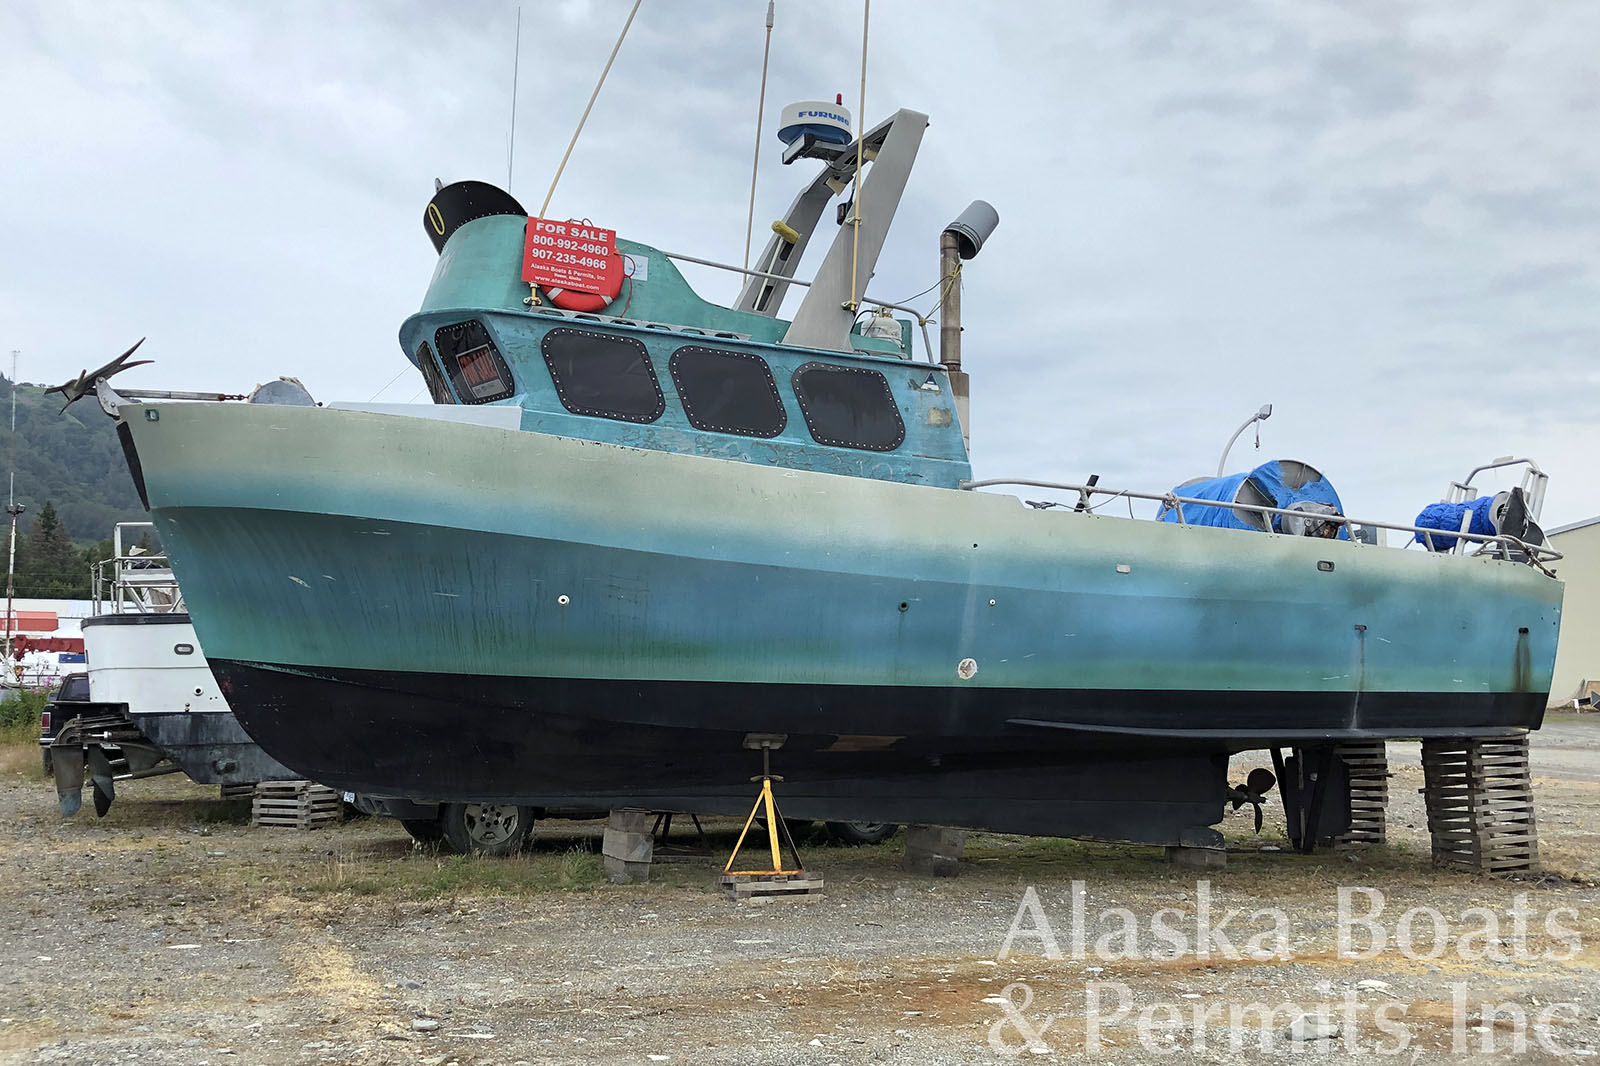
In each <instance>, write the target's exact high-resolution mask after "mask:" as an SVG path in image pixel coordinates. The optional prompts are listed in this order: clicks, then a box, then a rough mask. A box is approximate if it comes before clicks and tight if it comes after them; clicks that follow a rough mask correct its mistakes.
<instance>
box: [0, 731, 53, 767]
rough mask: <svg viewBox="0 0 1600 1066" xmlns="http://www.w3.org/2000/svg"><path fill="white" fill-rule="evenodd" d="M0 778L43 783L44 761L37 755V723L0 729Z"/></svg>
mask: <svg viewBox="0 0 1600 1066" xmlns="http://www.w3.org/2000/svg"><path fill="white" fill-rule="evenodd" d="M0 777H4V778H22V779H23V780H26V781H43V780H44V779H45V777H44V759H43V756H41V755H40V753H39V723H38V722H34V723H33V724H32V725H31V726H26V725H12V726H5V727H3V728H0Z"/></svg>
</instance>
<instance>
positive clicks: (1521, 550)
mask: <svg viewBox="0 0 1600 1066" xmlns="http://www.w3.org/2000/svg"><path fill="white" fill-rule="evenodd" d="M999 486H1026V487H1028V488H1041V489H1059V490H1061V491H1064V492H1075V493H1077V499H1076V500H1074V501H1072V502H1071V503H1070V504H1066V503H1060V502H1057V501H1052V502H1051V503H1049V504H1047V505H1046V506H1051V507H1071V509H1072V510H1074V511H1089V512H1092V511H1094V510H1095V508H1097V507H1103V506H1105V505H1106V504H1107V503H1110V502H1111V501H1112V500H1115V499H1127V500H1129V501H1132V500H1151V501H1154V502H1155V503H1158V504H1160V505H1161V507H1162V509H1170V510H1172V511H1173V512H1174V513H1175V514H1176V515H1177V517H1178V524H1179V525H1188V524H1189V521H1188V519H1187V518H1186V517H1185V515H1184V508H1185V507H1204V508H1213V509H1217V508H1220V509H1223V510H1230V511H1250V512H1253V513H1255V514H1256V515H1258V516H1259V517H1260V518H1261V521H1262V525H1263V526H1265V527H1266V528H1267V529H1271V528H1272V516H1275V515H1291V516H1293V517H1296V518H1302V519H1304V518H1312V519H1319V520H1321V521H1323V522H1327V523H1330V524H1332V525H1336V526H1345V527H1348V528H1351V529H1352V530H1353V531H1359V530H1362V529H1392V530H1395V531H1396V532H1400V533H1405V534H1407V536H1406V543H1405V544H1403V545H1401V547H1402V548H1409V547H1410V546H1411V545H1412V544H1416V543H1419V542H1418V540H1417V535H1418V534H1421V536H1422V538H1423V540H1422V543H1426V544H1427V546H1428V548H1429V549H1433V547H1434V538H1435V537H1437V538H1439V540H1440V543H1443V541H1444V540H1445V539H1446V538H1449V539H1451V540H1453V541H1454V543H1453V545H1452V546H1451V547H1450V548H1448V549H1444V550H1448V551H1450V552H1452V553H1454V554H1457V555H1460V554H1465V552H1466V547H1467V545H1468V544H1476V545H1479V546H1480V553H1482V552H1488V553H1491V554H1497V555H1499V556H1500V557H1501V558H1505V559H1517V558H1520V559H1526V560H1527V561H1528V562H1530V563H1532V564H1533V565H1534V566H1538V567H1539V568H1540V569H1541V570H1542V569H1544V567H1543V565H1542V564H1544V563H1549V562H1554V561H1555V560H1557V559H1560V558H1561V557H1562V556H1561V553H1560V552H1558V551H1556V550H1555V549H1554V548H1550V547H1547V546H1545V545H1542V544H1528V543H1527V542H1525V541H1522V540H1519V539H1518V538H1516V537H1513V536H1510V535H1508V534H1504V533H1468V532H1465V531H1464V530H1463V531H1452V530H1442V529H1426V528H1423V527H1422V526H1408V525H1405V524H1403V523H1399V522H1373V521H1368V520H1366V519H1360V518H1348V517H1346V516H1344V515H1334V514H1321V513H1309V512H1306V511H1295V510H1290V509H1288V508H1285V507H1268V506H1266V505H1264V504H1253V503H1236V502H1231V501H1228V500H1202V499H1198V498H1196V497H1192V496H1179V495H1177V494H1176V493H1173V492H1137V491H1134V490H1132V489H1111V488H1102V487H1100V486H1099V485H1074V484H1071V483H1069V482H1064V481H1037V480H1034V479H1031V478H988V479H985V480H982V481H963V482H961V485H960V487H961V488H963V489H968V490H977V489H987V488H995V487H999ZM1096 496H1104V497H1106V499H1105V500H1103V501H1102V502H1100V503H1098V504H1095V503H1092V500H1093V499H1094V497H1096ZM1029 502H1030V503H1032V501H1029ZM1033 506H1038V504H1033ZM1159 513H1160V512H1159V511H1158V514H1159ZM1129 517H1130V518H1131V517H1133V514H1132V503H1131V502H1130V504H1129ZM1350 542H1351V543H1352V544H1367V543H1368V542H1366V541H1363V540H1362V539H1361V538H1360V537H1358V536H1356V535H1355V534H1354V532H1352V535H1351V537H1350ZM1373 546H1377V545H1375V544H1374V545H1373Z"/></svg>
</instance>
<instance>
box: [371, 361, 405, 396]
mask: <svg viewBox="0 0 1600 1066" xmlns="http://www.w3.org/2000/svg"><path fill="white" fill-rule="evenodd" d="M410 369H412V368H411V367H410V366H402V367H401V368H400V369H399V370H398V371H396V373H395V375H394V377H392V378H390V379H389V385H393V384H394V383H395V382H397V381H399V380H400V375H401V374H404V373H405V372H406V371H407V370H410ZM389 385H385V386H384V387H383V388H381V389H379V390H378V391H377V392H375V393H373V394H372V399H371V400H368V401H367V402H368V403H373V402H374V401H376V400H377V398H378V397H379V396H382V395H383V394H384V393H386V392H388V391H389Z"/></svg>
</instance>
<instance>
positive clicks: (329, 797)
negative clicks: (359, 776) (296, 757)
mask: <svg viewBox="0 0 1600 1066" xmlns="http://www.w3.org/2000/svg"><path fill="white" fill-rule="evenodd" d="M343 817H344V797H343V796H341V795H340V794H339V793H337V792H335V791H334V790H333V789H331V788H326V787H324V786H322V785H319V784H316V783H315V782H313V781H263V782H261V783H260V784H258V785H256V788H255V799H254V800H253V801H252V802H251V804H250V825H251V826H252V827H254V826H284V827H287V828H290V829H316V828H319V827H321V826H324V825H331V824H333V823H335V822H337V821H339V820H340V819H342V818H343Z"/></svg>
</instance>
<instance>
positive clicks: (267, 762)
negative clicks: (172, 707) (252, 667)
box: [128, 711, 300, 785]
mask: <svg viewBox="0 0 1600 1066" xmlns="http://www.w3.org/2000/svg"><path fill="white" fill-rule="evenodd" d="M128 719H129V721H131V722H133V724H134V725H136V726H138V727H139V730H140V732H142V733H143V734H144V735H145V736H147V737H149V738H150V740H151V742H152V743H153V744H155V746H156V747H158V748H160V749H161V750H162V752H163V753H165V754H166V756H167V758H169V759H171V760H172V761H173V762H175V763H177V764H178V766H179V767H180V768H181V769H182V770H183V772H184V773H185V774H186V775H188V777H189V778H190V780H192V781H195V782H196V783H198V784H202V785H243V784H249V783H251V782H255V781H295V780H298V779H299V778H300V775H299V774H297V773H295V772H294V771H293V770H290V769H289V768H288V767H287V766H284V765H283V764H282V763H280V762H278V760H276V759H274V758H273V757H272V756H270V755H268V754H267V753H266V752H265V751H262V750H261V745H259V744H257V743H256V742H255V741H254V740H252V739H251V738H250V734H248V733H246V732H245V731H244V729H243V728H242V727H241V726H240V725H239V723H238V721H237V720H236V719H235V718H234V716H233V715H231V714H229V713H228V712H226V711H169V712H164V713H159V714H151V713H145V714H132V713H130V714H129V715H128Z"/></svg>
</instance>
